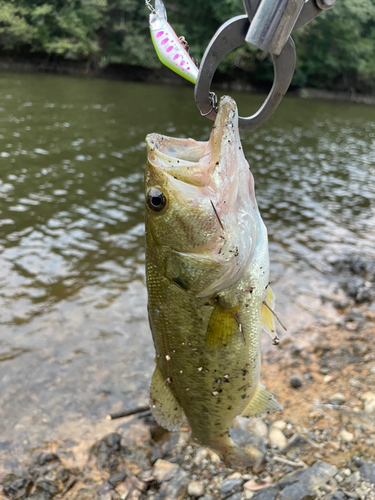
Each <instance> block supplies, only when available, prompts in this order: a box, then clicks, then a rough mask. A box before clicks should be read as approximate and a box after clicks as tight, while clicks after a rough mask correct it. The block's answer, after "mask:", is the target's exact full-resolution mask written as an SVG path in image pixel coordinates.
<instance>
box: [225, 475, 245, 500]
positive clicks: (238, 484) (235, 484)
mask: <svg viewBox="0 0 375 500" xmlns="http://www.w3.org/2000/svg"><path fill="white" fill-rule="evenodd" d="M243 483H244V480H243V479H242V478H240V477H237V478H234V479H225V480H224V481H223V483H222V485H221V488H220V495H221V498H222V499H224V498H228V497H229V496H231V495H233V493H237V492H238V491H241V490H242V485H243Z"/></svg>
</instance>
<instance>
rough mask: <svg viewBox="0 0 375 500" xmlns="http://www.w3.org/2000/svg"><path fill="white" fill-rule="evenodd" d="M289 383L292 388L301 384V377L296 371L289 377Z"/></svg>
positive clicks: (296, 387)
mask: <svg viewBox="0 0 375 500" xmlns="http://www.w3.org/2000/svg"><path fill="white" fill-rule="evenodd" d="M289 384H290V386H291V387H293V389H298V388H299V387H302V385H303V378H302V377H301V375H298V373H294V374H293V375H291V376H290V377H289Z"/></svg>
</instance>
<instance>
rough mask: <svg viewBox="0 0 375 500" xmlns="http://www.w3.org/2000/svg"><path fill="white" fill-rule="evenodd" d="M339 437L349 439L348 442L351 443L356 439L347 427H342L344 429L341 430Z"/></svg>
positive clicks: (344, 439)
mask: <svg viewBox="0 0 375 500" xmlns="http://www.w3.org/2000/svg"><path fill="white" fill-rule="evenodd" d="M339 438H340V439H342V440H343V441H347V442H348V443H351V442H352V441H353V439H354V434H352V433H351V432H348V431H347V430H345V429H342V431H340V432H339Z"/></svg>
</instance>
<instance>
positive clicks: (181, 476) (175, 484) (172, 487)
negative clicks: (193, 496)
mask: <svg viewBox="0 0 375 500" xmlns="http://www.w3.org/2000/svg"><path fill="white" fill-rule="evenodd" d="M177 467H178V471H177V472H176V473H175V474H174V476H173V477H172V479H171V480H170V481H166V482H163V483H162V485H161V487H160V490H159V494H158V495H157V497H155V498H157V499H158V500H183V499H184V498H185V495H186V490H187V487H188V484H189V474H188V473H187V472H185V471H184V470H183V469H182V468H181V467H180V466H177Z"/></svg>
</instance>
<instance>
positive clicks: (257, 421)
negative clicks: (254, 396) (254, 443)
mask: <svg viewBox="0 0 375 500" xmlns="http://www.w3.org/2000/svg"><path fill="white" fill-rule="evenodd" d="M246 430H247V431H248V432H251V433H253V434H254V436H256V437H257V438H262V439H267V437H268V427H267V424H266V423H265V422H264V421H263V420H262V419H261V418H252V419H248V422H247V423H246Z"/></svg>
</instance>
